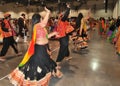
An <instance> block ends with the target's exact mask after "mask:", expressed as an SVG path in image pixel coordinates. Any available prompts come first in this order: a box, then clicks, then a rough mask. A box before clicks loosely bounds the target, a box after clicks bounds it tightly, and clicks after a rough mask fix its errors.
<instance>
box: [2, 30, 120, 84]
mask: <svg viewBox="0 0 120 86" xmlns="http://www.w3.org/2000/svg"><path fill="white" fill-rule="evenodd" d="M93 35H94V36H93V37H92V39H91V40H90V42H89V48H88V49H87V50H83V51H80V52H79V53H74V52H72V45H71V44H70V50H71V56H72V57H73V59H72V60H70V61H65V60H63V62H62V65H61V66H62V72H63V74H64V76H63V77H62V78H61V79H58V78H55V77H52V79H51V81H50V85H49V86H120V57H117V55H116V54H115V49H114V46H113V45H112V44H110V43H109V42H107V41H106V40H104V39H102V38H100V37H99V36H98V35H97V31H95V32H94V34H93ZM55 45H56V46H57V47H56V46H55ZM50 46H51V48H52V50H54V49H56V51H54V52H53V53H52V55H53V58H54V60H55V59H56V56H57V53H58V49H57V48H58V47H59V43H58V42H57V41H50ZM27 47H28V46H27V44H25V43H19V50H20V51H22V52H23V53H25V51H26V50H27ZM9 54H11V55H14V52H13V51H12V49H9V51H8V53H7V55H9ZM22 57H23V56H19V57H15V56H12V58H10V59H8V60H7V61H6V62H5V63H0V78H2V77H4V76H6V75H7V74H9V73H10V71H11V70H13V69H14V68H15V67H16V66H17V65H18V64H19V62H20V61H21V60H22ZM0 86H12V85H11V84H10V83H9V80H8V79H7V78H5V79H2V80H0Z"/></svg>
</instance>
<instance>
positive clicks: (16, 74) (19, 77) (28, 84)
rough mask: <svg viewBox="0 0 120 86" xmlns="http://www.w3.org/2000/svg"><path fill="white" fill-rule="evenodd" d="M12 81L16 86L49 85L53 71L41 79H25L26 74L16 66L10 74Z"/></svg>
mask: <svg viewBox="0 0 120 86" xmlns="http://www.w3.org/2000/svg"><path fill="white" fill-rule="evenodd" d="M8 78H9V80H10V82H11V83H12V84H13V85H15V86H48V85H49V81H50V78H51V72H49V73H47V74H46V76H45V77H43V78H42V79H40V80H38V81H37V80H30V79H29V78H27V79H25V76H24V74H23V73H22V72H21V71H20V70H19V69H18V68H16V69H15V70H14V71H13V72H12V73H11V74H10V75H8Z"/></svg>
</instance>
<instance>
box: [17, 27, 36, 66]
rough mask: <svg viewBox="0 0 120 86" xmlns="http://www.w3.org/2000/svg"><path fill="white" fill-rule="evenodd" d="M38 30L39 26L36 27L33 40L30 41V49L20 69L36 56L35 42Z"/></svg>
mask: <svg viewBox="0 0 120 86" xmlns="http://www.w3.org/2000/svg"><path fill="white" fill-rule="evenodd" d="M36 29H37V25H34V28H33V34H32V39H31V41H30V45H29V48H28V50H27V52H26V54H25V56H24V58H23V60H22V61H21V62H20V64H19V65H18V67H23V66H24V65H25V64H26V63H27V61H28V60H29V59H30V57H31V56H32V55H33V54H34V45H35V40H36Z"/></svg>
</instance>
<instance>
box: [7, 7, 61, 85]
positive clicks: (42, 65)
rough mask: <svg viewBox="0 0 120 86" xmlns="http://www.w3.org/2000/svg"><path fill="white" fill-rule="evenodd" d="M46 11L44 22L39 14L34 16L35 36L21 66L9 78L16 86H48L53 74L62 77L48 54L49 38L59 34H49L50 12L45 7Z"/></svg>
mask: <svg viewBox="0 0 120 86" xmlns="http://www.w3.org/2000/svg"><path fill="white" fill-rule="evenodd" d="M45 11H46V15H45V17H44V19H43V20H42V18H41V16H40V15H39V14H34V15H33V16H32V26H33V35H32V40H31V41H30V45H29V48H28V51H27V52H26V54H25V56H24V58H23V60H22V62H21V63H20V64H19V66H18V67H17V68H16V69H15V70H14V71H13V72H12V73H10V74H9V76H8V77H9V79H10V81H11V83H12V84H14V85H15V86H48V84H49V80H50V77H51V75H52V74H55V75H56V76H58V77H61V76H62V73H61V72H60V71H59V70H58V69H56V63H55V62H54V61H53V60H52V59H51V58H50V55H49V54H48V52H47V51H48V38H50V37H52V36H54V35H57V34H58V33H57V32H53V33H50V34H48V33H47V30H46V29H45V26H46V24H47V22H48V18H49V14H50V10H48V9H47V8H46V7H45Z"/></svg>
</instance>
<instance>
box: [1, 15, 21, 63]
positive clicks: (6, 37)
mask: <svg viewBox="0 0 120 86" xmlns="http://www.w3.org/2000/svg"><path fill="white" fill-rule="evenodd" d="M4 17H5V19H4V20H3V22H2V23H1V29H2V36H3V47H2V50H1V53H0V61H5V58H4V56H5V55H6V53H7V51H8V49H9V46H11V47H12V48H13V49H14V51H15V53H16V55H20V54H21V53H18V49H17V43H16V42H15V40H14V37H13V36H14V35H15V32H14V30H13V28H12V26H11V24H10V18H11V15H10V14H9V13H5V15H4Z"/></svg>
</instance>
